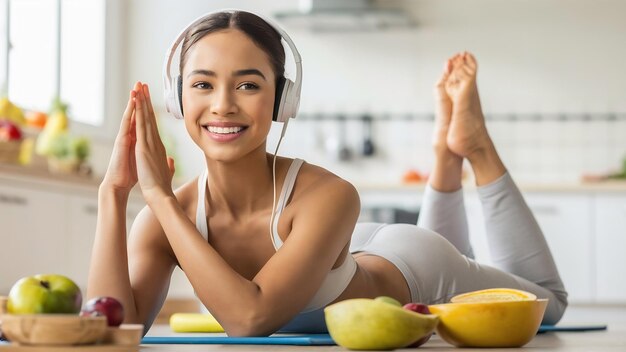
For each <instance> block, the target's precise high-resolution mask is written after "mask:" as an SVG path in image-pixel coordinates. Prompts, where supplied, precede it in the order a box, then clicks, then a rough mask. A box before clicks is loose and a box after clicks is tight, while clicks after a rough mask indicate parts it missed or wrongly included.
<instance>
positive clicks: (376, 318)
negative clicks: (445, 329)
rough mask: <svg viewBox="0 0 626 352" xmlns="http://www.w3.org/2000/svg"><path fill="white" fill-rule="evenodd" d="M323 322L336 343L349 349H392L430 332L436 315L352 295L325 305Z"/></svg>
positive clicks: (408, 343) (405, 344) (435, 320)
mask: <svg viewBox="0 0 626 352" xmlns="http://www.w3.org/2000/svg"><path fill="white" fill-rule="evenodd" d="M324 315H325V318H326V325H327V327H328V332H329V333H330V335H331V337H332V338H333V340H335V342H337V344H338V345H340V346H342V347H345V348H348V349H351V350H391V349H395V348H401V347H405V346H408V345H410V344H412V343H413V342H415V341H417V340H419V339H420V338H422V337H424V336H426V335H428V334H430V333H432V331H433V330H434V329H435V327H436V326H437V323H438V321H439V319H438V317H437V316H435V315H427V314H419V313H416V312H413V311H410V310H407V309H404V308H402V307H400V306H397V305H395V304H390V303H387V302H385V301H384V300H380V299H379V300H376V299H367V298H355V299H348V300H345V301H341V302H338V303H335V304H332V305H330V306H328V307H326V308H325V309H324Z"/></svg>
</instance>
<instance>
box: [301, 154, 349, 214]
mask: <svg viewBox="0 0 626 352" xmlns="http://www.w3.org/2000/svg"><path fill="white" fill-rule="evenodd" d="M292 201H293V202H294V205H295V204H297V205H298V208H302V207H305V208H306V209H307V210H313V209H327V210H339V211H341V212H342V214H339V215H340V216H347V217H351V216H350V215H355V216H356V217H358V213H359V211H360V199H359V194H358V192H357V190H356V188H355V187H354V185H352V184H351V183H350V182H348V181H347V180H345V179H343V178H341V177H339V176H337V175H335V174H334V173H332V172H330V171H328V170H327V169H325V168H323V167H320V166H317V165H313V164H309V163H304V164H303V165H302V167H301V169H300V172H299V173H298V178H297V179H296V184H295V186H294V195H293V200H292Z"/></svg>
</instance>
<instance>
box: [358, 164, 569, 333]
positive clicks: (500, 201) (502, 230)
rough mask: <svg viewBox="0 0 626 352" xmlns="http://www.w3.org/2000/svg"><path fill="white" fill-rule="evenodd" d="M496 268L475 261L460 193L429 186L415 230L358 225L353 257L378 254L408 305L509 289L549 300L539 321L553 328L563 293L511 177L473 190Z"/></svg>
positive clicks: (562, 308) (411, 227) (562, 305)
mask: <svg viewBox="0 0 626 352" xmlns="http://www.w3.org/2000/svg"><path fill="white" fill-rule="evenodd" d="M478 194H479V197H480V200H481V203H482V206H483V213H484V216H485V225H486V230H487V239H488V241H489V249H490V251H491V257H492V260H493V263H494V266H495V267H492V266H488V265H485V264H480V263H478V262H477V261H475V260H474V259H473V258H474V255H473V253H472V247H471V245H470V241H469V236H468V226H467V218H466V214H465V208H464V205H463V190H458V191H456V192H451V193H442V192H438V191H435V190H434V189H432V188H430V187H426V190H425V193H424V198H423V201H422V207H421V210H420V216H419V221H418V224H417V225H418V226H417V227H416V226H414V225H409V224H393V225H388V224H374V223H359V224H357V227H356V228H355V231H354V234H353V236H352V242H351V245H350V252H352V253H355V252H367V253H371V254H374V255H379V256H381V257H383V258H385V259H387V260H389V261H390V262H391V263H393V264H394V265H395V266H397V267H398V269H399V270H400V271H401V272H402V274H403V275H404V277H405V279H406V281H407V284H408V286H409V289H410V291H411V300H412V301H413V302H423V303H427V304H434V303H443V302H447V301H448V300H449V299H450V298H451V297H453V296H455V295H457V294H460V293H464V292H469V291H474V290H480V289H486V288H493V287H508V288H517V289H521V290H525V291H529V292H532V293H534V294H535V295H537V297H539V298H548V299H549V304H548V308H547V310H546V314H545V316H544V319H543V323H544V324H556V323H557V322H558V321H559V319H561V317H562V316H563V313H564V311H565V308H566V307H567V292H566V291H565V288H564V287H563V282H562V281H561V278H560V277H559V273H558V271H557V268H556V265H555V264H554V260H553V259H552V254H551V253H550V249H549V248H548V245H547V243H546V240H545V238H544V237H543V233H542V232H541V229H540V228H539V225H538V224H537V221H536V220H535V218H534V217H533V215H532V213H531V211H530V209H529V208H528V206H527V205H526V202H525V201H524V198H523V197H522V195H521V193H520V192H519V190H518V189H517V187H516V185H515V183H514V182H513V180H512V179H511V177H510V175H509V174H508V173H506V174H505V175H503V176H502V177H500V178H499V179H498V180H496V181H494V182H492V183H490V184H488V185H485V186H481V187H478Z"/></svg>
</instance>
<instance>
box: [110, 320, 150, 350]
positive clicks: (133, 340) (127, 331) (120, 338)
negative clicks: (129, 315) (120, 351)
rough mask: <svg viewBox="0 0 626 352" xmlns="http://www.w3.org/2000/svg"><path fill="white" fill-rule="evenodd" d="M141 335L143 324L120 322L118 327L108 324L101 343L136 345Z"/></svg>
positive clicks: (139, 341)
mask: <svg viewBox="0 0 626 352" xmlns="http://www.w3.org/2000/svg"><path fill="white" fill-rule="evenodd" d="M142 337H143V324H122V325H120V326H119V327H112V326H109V327H108V328H107V331H106V333H105V334H104V338H103V339H102V343H104V344H111V345H116V346H138V345H139V344H141V338H142Z"/></svg>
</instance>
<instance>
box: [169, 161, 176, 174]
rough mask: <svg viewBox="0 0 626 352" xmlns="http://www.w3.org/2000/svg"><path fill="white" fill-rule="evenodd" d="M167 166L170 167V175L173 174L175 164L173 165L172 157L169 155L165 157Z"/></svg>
mask: <svg viewBox="0 0 626 352" xmlns="http://www.w3.org/2000/svg"><path fill="white" fill-rule="evenodd" d="M167 167H168V168H169V169H170V172H171V175H172V176H174V173H175V172H176V166H174V158H172V157H171V156H168V157H167Z"/></svg>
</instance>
